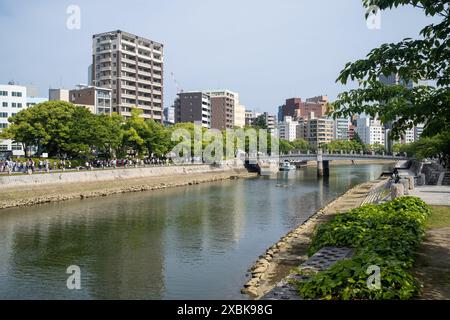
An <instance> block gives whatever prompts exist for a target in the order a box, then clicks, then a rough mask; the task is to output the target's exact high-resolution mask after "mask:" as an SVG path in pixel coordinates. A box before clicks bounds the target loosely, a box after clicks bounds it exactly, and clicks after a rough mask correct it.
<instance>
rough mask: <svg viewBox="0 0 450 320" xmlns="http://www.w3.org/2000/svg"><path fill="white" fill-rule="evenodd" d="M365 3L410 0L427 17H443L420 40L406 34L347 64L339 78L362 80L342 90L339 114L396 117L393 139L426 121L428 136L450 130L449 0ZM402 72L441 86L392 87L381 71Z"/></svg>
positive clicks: (383, 5) (385, 5) (383, 2)
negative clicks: (394, 41) (348, 89)
mask: <svg viewBox="0 0 450 320" xmlns="http://www.w3.org/2000/svg"><path fill="white" fill-rule="evenodd" d="M363 4H364V6H365V7H367V8H369V7H370V6H378V7H379V8H380V9H381V10H387V9H391V8H393V7H399V6H404V5H411V6H413V7H415V8H418V9H419V10H422V11H423V12H424V14H425V15H426V16H430V17H434V18H435V19H436V20H439V21H438V22H437V23H434V24H430V25H428V26H426V27H425V28H423V29H422V31H421V32H420V36H421V38H420V39H417V40H414V39H410V38H407V39H404V40H402V41H400V42H398V43H387V44H383V45H381V46H380V47H379V48H376V49H373V50H372V51H371V52H370V53H369V54H368V55H367V57H366V58H365V59H361V60H358V61H356V62H353V63H348V64H347V65H346V66H345V68H344V70H342V71H341V73H340V75H339V77H338V79H337V81H338V82H341V83H342V84H347V83H348V81H350V80H352V81H357V82H358V83H359V85H360V86H359V88H357V89H354V90H350V91H348V92H343V93H341V94H340V95H339V97H338V99H337V100H336V101H335V103H334V104H333V109H334V116H336V117H345V116H351V115H354V114H360V113H363V112H364V113H366V114H368V115H371V116H376V115H378V116H379V117H380V119H381V120H382V122H384V123H386V122H389V121H393V122H394V126H393V130H392V132H391V136H392V138H396V139H398V138H399V137H400V135H401V134H402V133H403V132H404V131H405V130H406V129H408V128H410V127H411V126H412V125H414V124H418V123H426V126H425V130H424V135H425V136H431V135H435V134H438V133H441V132H450V91H449V84H450V68H449V64H450V50H449V49H448V48H449V43H450V20H449V2H448V0H433V1H430V0H363ZM393 74H397V75H398V76H399V77H400V79H402V80H403V81H404V82H406V83H408V82H409V81H413V82H418V81H419V80H422V79H430V80H435V81H436V85H435V86H431V85H427V86H424V85H421V86H416V87H414V88H413V89H408V88H407V87H406V86H404V85H393V86H387V85H384V84H382V83H381V82H380V81H379V78H380V77H381V76H389V75H393Z"/></svg>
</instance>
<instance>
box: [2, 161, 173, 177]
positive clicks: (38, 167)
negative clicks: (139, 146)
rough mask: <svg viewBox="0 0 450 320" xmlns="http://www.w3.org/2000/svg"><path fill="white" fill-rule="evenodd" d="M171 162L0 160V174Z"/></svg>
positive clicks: (141, 165)
mask: <svg viewBox="0 0 450 320" xmlns="http://www.w3.org/2000/svg"><path fill="white" fill-rule="evenodd" d="M170 163H171V162H170V160H169V159H167V158H157V157H152V158H146V159H111V160H103V159H96V160H92V161H85V162H84V163H83V164H82V165H80V164H79V163H78V164H77V165H73V164H72V162H71V161H70V160H64V159H62V160H48V159H40V160H33V159H27V160H18V159H16V160H11V159H5V160H0V173H8V174H11V173H28V174H32V173H35V172H51V171H57V170H60V171H65V170H93V169H105V168H128V167H145V166H163V165H169V164H170Z"/></svg>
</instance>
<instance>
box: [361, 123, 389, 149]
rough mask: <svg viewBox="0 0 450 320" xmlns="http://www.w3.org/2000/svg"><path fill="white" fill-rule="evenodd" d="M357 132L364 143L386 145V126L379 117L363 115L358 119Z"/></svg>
mask: <svg viewBox="0 0 450 320" xmlns="http://www.w3.org/2000/svg"><path fill="white" fill-rule="evenodd" d="M356 133H357V134H358V136H359V138H360V139H361V140H362V142H363V143H364V144H370V145H373V144H381V145H383V146H384V142H385V135H384V126H383V125H382V124H381V122H380V121H379V120H377V119H370V118H369V117H366V116H361V117H360V118H359V119H358V120H357V128H356Z"/></svg>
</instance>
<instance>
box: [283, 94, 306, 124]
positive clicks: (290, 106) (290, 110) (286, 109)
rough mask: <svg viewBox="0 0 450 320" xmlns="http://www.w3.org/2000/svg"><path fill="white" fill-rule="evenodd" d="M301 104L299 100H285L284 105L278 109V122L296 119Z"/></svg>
mask: <svg viewBox="0 0 450 320" xmlns="http://www.w3.org/2000/svg"><path fill="white" fill-rule="evenodd" d="M301 104H302V99H301V98H291V99H286V102H285V104H284V105H282V106H280V107H278V121H280V122H282V121H284V118H285V117H292V118H295V117H297V113H298V112H297V110H298V109H300V105H301Z"/></svg>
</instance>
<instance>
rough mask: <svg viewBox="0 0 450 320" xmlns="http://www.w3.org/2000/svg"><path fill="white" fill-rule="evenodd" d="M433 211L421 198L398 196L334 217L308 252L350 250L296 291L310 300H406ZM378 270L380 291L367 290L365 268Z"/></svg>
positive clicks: (414, 289)
mask: <svg viewBox="0 0 450 320" xmlns="http://www.w3.org/2000/svg"><path fill="white" fill-rule="evenodd" d="M430 213H431V209H430V208H429V207H428V206H427V205H426V204H425V203H424V202H423V201H422V200H420V199H419V198H415V197H402V198H398V199H395V200H393V201H390V202H387V203H384V204H380V205H365V206H362V207H360V208H356V209H353V210H351V211H349V212H348V213H345V214H342V215H339V216H336V217H335V218H334V219H332V220H330V221H329V222H326V223H324V224H322V225H320V226H319V227H318V229H317V230H316V232H315V234H314V236H313V239H312V243H311V246H310V248H309V254H310V255H312V254H314V253H315V252H317V251H318V250H320V249H321V248H323V247H326V246H334V247H351V248H354V250H355V254H354V256H353V258H352V259H348V260H344V261H340V262H338V263H336V264H335V265H334V266H332V267H331V268H330V269H328V270H326V271H324V272H319V273H318V274H316V275H314V276H313V277H311V278H310V279H309V280H307V281H303V282H298V291H299V294H300V295H301V296H303V297H304V298H311V299H317V298H321V299H409V298H411V297H413V296H414V295H415V294H416V293H417V290H418V286H417V283H416V282H415V279H414V277H413V276H412V274H411V272H410V269H411V268H412V264H413V262H414V256H415V253H416V250H417V248H418V246H419V244H420V241H421V239H422V236H423V235H424V225H425V221H426V219H427V217H428V216H429V214H430ZM371 265H376V266H378V267H380V270H381V274H380V277H381V288H380V289H377V290H371V289H369V287H368V286H367V283H366V282H367V279H368V274H367V273H366V271H367V268H368V267H369V266H371Z"/></svg>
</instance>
